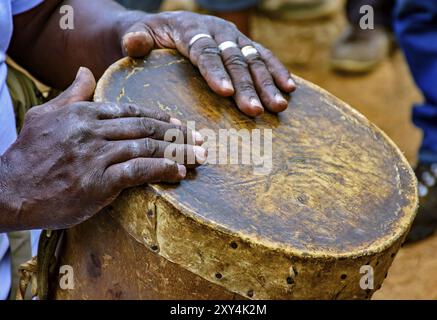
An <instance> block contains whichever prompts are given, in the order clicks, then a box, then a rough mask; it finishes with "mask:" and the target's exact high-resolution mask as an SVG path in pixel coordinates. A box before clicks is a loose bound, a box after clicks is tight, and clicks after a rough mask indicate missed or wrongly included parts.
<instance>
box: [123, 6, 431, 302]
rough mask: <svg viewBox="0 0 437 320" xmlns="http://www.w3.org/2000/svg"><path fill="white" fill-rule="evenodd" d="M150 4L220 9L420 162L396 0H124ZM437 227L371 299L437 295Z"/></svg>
mask: <svg viewBox="0 0 437 320" xmlns="http://www.w3.org/2000/svg"><path fill="white" fill-rule="evenodd" d="M119 2H121V3H122V4H124V5H125V6H127V7H130V8H134V9H140V10H141V9H142V10H145V11H151V12H156V11H160V10H162V11H168V10H190V11H197V12H202V13H209V14H214V15H217V16H220V17H222V18H225V19H228V20H230V21H232V22H234V23H235V24H236V25H237V26H238V27H239V29H240V30H241V31H243V32H244V33H246V34H248V35H249V36H251V37H252V38H253V39H254V40H255V41H258V42H260V43H262V44H263V45H264V46H266V47H268V48H269V49H271V50H272V51H273V52H274V53H275V54H276V55H277V56H278V57H279V58H280V59H281V60H282V62H284V63H285V64H286V66H287V67H288V68H289V70H290V71H291V72H292V73H294V74H296V75H299V76H301V77H303V78H306V79H308V80H310V81H312V82H314V83H316V84H318V85H319V86H321V87H323V88H325V89H326V90H328V91H330V92H331V93H333V94H334V95H336V96H337V97H339V98H340V99H342V100H344V101H345V102H347V103H348V104H350V105H351V106H353V107H354V108H356V109H357V110H359V111H360V112H361V113H363V114H364V115H365V116H366V117H367V118H368V119H369V120H370V121H372V122H373V123H375V124H376V125H377V126H378V127H380V128H381V129H382V130H384V131H385V132H386V133H387V134H388V135H389V136H390V137H391V138H392V139H393V140H394V141H395V143H396V144H397V145H398V146H399V148H400V149H401V150H402V151H403V152H404V153H405V155H406V157H407V158H408V160H409V161H410V163H411V165H413V166H414V164H415V163H416V160H417V159H416V153H417V149H418V146H419V143H420V137H421V133H420V131H419V130H418V129H417V128H415V127H414V125H413V124H412V122H411V110H412V105H413V104H414V103H418V102H421V101H422V97H421V95H420V93H419V91H418V90H417V89H416V87H415V85H414V82H413V81H412V77H411V75H410V72H409V69H408V66H407V65H406V63H405V61H404V58H403V55H402V53H401V51H400V50H399V49H398V48H397V46H396V43H395V41H394V37H393V35H392V33H391V30H390V19H391V11H392V9H393V4H394V1H390V0H373V1H358V0H353V1H346V0H268V1H267V0H262V1H258V0H243V1H239V0H233V1H209V0H166V1H160V0H135V1H134V0H119ZM363 3H367V4H369V3H370V4H371V5H372V7H373V9H374V17H375V20H374V23H375V30H374V32H372V33H371V34H370V35H369V33H366V34H365V33H360V28H358V26H357V24H358V23H359V19H360V18H361V16H360V15H358V14H357V13H358V12H359V6H361V5H363ZM435 270H437V235H434V236H433V237H431V238H427V239H425V240H424V241H420V242H417V243H414V244H410V245H408V246H404V247H403V248H402V249H401V251H400V252H399V254H398V256H397V257H396V258H395V261H394V263H393V266H392V268H391V269H390V272H389V274H388V276H387V279H386V281H385V282H384V284H383V286H382V289H381V290H379V291H377V292H376V294H375V295H374V297H373V299H437V273H436V272H435Z"/></svg>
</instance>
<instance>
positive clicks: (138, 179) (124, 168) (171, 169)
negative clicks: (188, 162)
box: [103, 158, 187, 193]
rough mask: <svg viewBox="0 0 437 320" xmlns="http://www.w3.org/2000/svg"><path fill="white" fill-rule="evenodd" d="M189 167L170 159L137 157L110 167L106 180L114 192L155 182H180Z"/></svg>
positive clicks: (105, 176)
mask: <svg viewBox="0 0 437 320" xmlns="http://www.w3.org/2000/svg"><path fill="white" fill-rule="evenodd" d="M186 174H187V169H186V168H185V166H184V165H181V164H177V163H176V162H174V161H170V160H168V159H152V158H135V159H131V160H129V161H126V162H123V163H118V164H115V165H112V166H110V167H108V168H107V169H106V171H105V173H104V176H103V177H104V181H105V182H106V184H107V185H108V187H109V189H110V190H111V191H112V192H113V193H117V192H120V191H121V190H123V189H126V188H130V187H134V186H139V185H142V184H145V183H153V182H161V181H165V182H178V181H180V180H182V179H184V178H185V176H186Z"/></svg>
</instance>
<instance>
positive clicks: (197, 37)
mask: <svg viewBox="0 0 437 320" xmlns="http://www.w3.org/2000/svg"><path fill="white" fill-rule="evenodd" d="M202 38H210V39H212V37H211V36H210V35H209V34H206V33H198V34H196V35H195V36H193V37H192V38H191V40H190V42H189V43H188V49H190V48H191V47H192V46H193V44H194V42H196V41H197V40H200V39H202Z"/></svg>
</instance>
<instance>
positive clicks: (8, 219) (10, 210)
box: [0, 157, 26, 232]
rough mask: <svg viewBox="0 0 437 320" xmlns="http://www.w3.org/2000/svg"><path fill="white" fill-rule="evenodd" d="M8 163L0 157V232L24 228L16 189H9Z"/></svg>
mask: <svg viewBox="0 0 437 320" xmlns="http://www.w3.org/2000/svg"><path fill="white" fill-rule="evenodd" d="M10 171H11V169H10V168H9V165H8V164H7V163H6V161H5V159H4V157H0V232H9V231H14V230H19V229H26V228H25V226H24V225H23V221H21V222H20V219H19V218H18V216H19V209H18V207H19V205H18V203H17V200H16V197H15V196H16V191H17V190H12V189H11V183H10Z"/></svg>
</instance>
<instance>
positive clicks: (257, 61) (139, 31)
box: [122, 12, 296, 116]
mask: <svg viewBox="0 0 437 320" xmlns="http://www.w3.org/2000/svg"><path fill="white" fill-rule="evenodd" d="M127 17H128V18H126V21H125V22H124V24H123V25H124V29H125V31H124V32H123V33H124V34H123V35H122V46H123V50H124V52H125V53H126V54H127V55H129V56H131V57H143V56H146V55H147V54H148V53H149V51H150V50H151V49H153V48H174V49H177V50H178V51H179V52H180V53H182V54H183V55H184V56H186V57H188V58H189V59H190V60H191V62H192V63H193V64H194V65H196V66H197V67H198V68H199V70H200V72H201V74H202V75H203V77H204V78H205V80H206V81H207V82H208V84H209V86H210V87H211V89H212V90H214V91H215V92H216V93H218V94H220V95H222V96H233V97H234V99H235V101H236V103H237V105H238V107H239V109H240V110H241V111H242V112H244V113H245V114H247V115H249V116H257V115H260V114H261V113H262V112H263V111H264V107H265V108H267V109H268V110H269V111H271V112H281V111H283V110H285V109H286V108H287V106H288V102H287V100H286V99H285V98H284V95H283V93H282V92H284V93H286V94H288V93H290V92H292V91H294V90H295V88H296V86H295V83H294V81H293V79H292V78H291V76H290V73H289V72H288V71H287V69H286V68H285V66H284V65H283V64H282V63H281V62H280V61H279V60H278V59H277V58H276V57H275V56H274V55H273V54H272V53H271V52H270V51H269V50H267V49H266V48H264V47H263V46H262V45H260V44H259V43H256V42H254V41H252V40H250V39H249V38H247V37H246V36H245V35H244V34H243V33H241V32H240V31H239V30H238V29H237V28H236V27H235V25H234V24H232V23H230V22H227V21H225V20H223V19H220V18H217V17H213V16H208V15H200V14H196V13H191V12H165V13H160V14H154V15H145V16H143V17H142V16H141V14H140V15H139V17H137V16H136V15H135V14H132V16H130V18H129V15H128V16H127ZM196 34H208V35H210V36H211V37H212V38H206V37H205V38H201V39H199V40H197V41H195V42H194V44H193V45H192V46H191V47H189V43H190V40H191V39H192V38H193V36H194V35H196ZM225 41H232V42H234V43H236V44H237V45H238V47H234V48H229V49H226V50H224V51H222V52H220V50H218V45H219V44H221V43H223V42H225ZM245 46H253V47H255V48H256V49H257V51H258V54H254V55H249V56H248V57H244V56H243V54H242V52H241V48H243V47H245Z"/></svg>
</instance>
